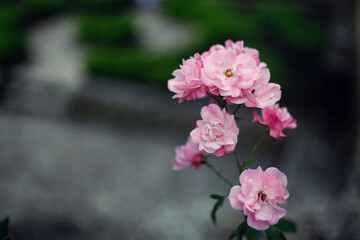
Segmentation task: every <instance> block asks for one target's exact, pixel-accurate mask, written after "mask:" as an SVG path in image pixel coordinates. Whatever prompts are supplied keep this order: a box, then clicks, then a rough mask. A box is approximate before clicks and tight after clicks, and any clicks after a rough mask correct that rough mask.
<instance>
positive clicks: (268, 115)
mask: <svg viewBox="0 0 360 240" xmlns="http://www.w3.org/2000/svg"><path fill="white" fill-rule="evenodd" d="M261 112H262V118H261V117H260V116H258V115H257V113H256V112H255V111H254V119H253V121H252V122H253V123H256V122H259V123H261V124H263V125H267V126H269V127H270V136H272V137H274V138H276V139H278V140H282V139H283V138H284V137H286V135H285V134H284V133H283V132H282V131H283V129H294V128H296V127H297V124H296V120H295V119H294V118H293V117H291V115H290V113H289V112H288V110H287V109H286V107H283V108H280V107H279V104H276V105H274V106H272V107H268V108H264V109H262V110H261Z"/></svg>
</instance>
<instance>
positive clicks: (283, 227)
mask: <svg viewBox="0 0 360 240" xmlns="http://www.w3.org/2000/svg"><path fill="white" fill-rule="evenodd" d="M274 227H276V228H277V229H279V230H280V231H282V232H285V233H294V232H296V224H295V223H294V222H293V221H291V220H289V219H286V218H281V219H280V220H279V222H278V223H277V224H276V225H275V226H274Z"/></svg>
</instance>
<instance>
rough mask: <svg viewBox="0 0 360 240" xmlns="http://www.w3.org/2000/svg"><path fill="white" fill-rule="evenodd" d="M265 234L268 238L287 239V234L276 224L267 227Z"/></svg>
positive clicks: (274, 239)
mask: <svg viewBox="0 0 360 240" xmlns="http://www.w3.org/2000/svg"><path fill="white" fill-rule="evenodd" d="M265 234H266V237H267V239H268V240H286V237H285V235H284V234H283V233H282V232H281V231H280V230H279V229H277V228H276V227H274V226H271V227H270V228H268V229H266V230H265Z"/></svg>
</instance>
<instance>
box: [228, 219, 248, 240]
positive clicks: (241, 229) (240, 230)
mask: <svg viewBox="0 0 360 240" xmlns="http://www.w3.org/2000/svg"><path fill="white" fill-rule="evenodd" d="M249 229H250V228H249V226H248V225H247V222H246V221H245V222H243V223H241V224H240V225H239V226H238V227H237V228H236V229H235V230H234V231H233V232H232V233H231V235H230V237H229V239H233V238H234V237H236V239H237V240H241V239H242V237H243V236H244V234H246V233H247V231H248V230H249Z"/></svg>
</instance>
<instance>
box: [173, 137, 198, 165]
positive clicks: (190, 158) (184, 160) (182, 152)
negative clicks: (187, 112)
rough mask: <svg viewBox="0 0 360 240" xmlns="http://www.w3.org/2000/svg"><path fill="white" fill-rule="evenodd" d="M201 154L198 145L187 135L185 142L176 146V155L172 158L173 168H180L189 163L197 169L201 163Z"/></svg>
mask: <svg viewBox="0 0 360 240" xmlns="http://www.w3.org/2000/svg"><path fill="white" fill-rule="evenodd" d="M202 156H203V154H202V153H201V151H199V145H198V144H196V143H194V142H193V141H192V140H191V138H190V137H189V138H188V140H187V142H186V144H185V145H182V146H179V147H177V148H176V157H175V159H173V160H172V163H173V169H174V170H181V169H183V168H186V167H188V166H190V165H192V167H193V168H194V169H198V168H199V167H200V165H201V161H202Z"/></svg>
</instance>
